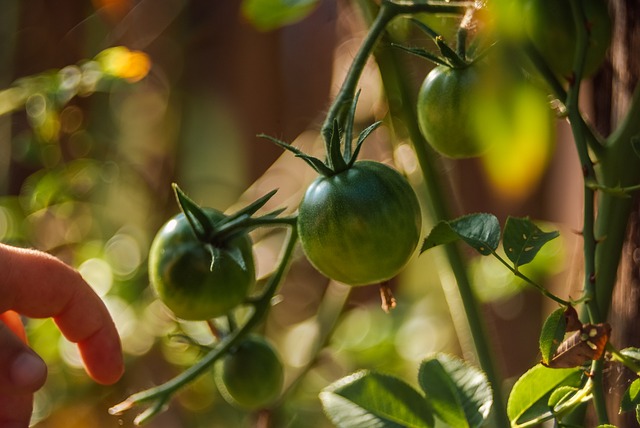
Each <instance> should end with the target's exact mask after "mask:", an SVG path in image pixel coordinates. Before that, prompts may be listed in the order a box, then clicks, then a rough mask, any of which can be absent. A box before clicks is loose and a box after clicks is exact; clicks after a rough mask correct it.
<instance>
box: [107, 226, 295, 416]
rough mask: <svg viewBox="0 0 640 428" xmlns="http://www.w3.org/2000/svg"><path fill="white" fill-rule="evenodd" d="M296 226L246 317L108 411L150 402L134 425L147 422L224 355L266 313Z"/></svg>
mask: <svg viewBox="0 0 640 428" xmlns="http://www.w3.org/2000/svg"><path fill="white" fill-rule="evenodd" d="M297 236H298V235H297V230H296V228H295V227H291V228H289V236H288V237H287V240H286V242H285V247H284V249H283V252H282V255H281V257H280V263H279V264H278V268H277V269H276V271H275V272H274V273H273V275H271V277H270V278H269V280H268V282H267V285H266V286H265V289H264V291H263V293H262V294H261V295H260V297H259V299H258V300H256V301H254V302H253V303H252V306H253V312H252V313H251V315H250V317H249V319H248V320H247V322H246V323H244V324H243V325H242V326H240V327H239V328H237V329H236V330H234V331H233V332H231V333H230V334H229V335H227V336H225V337H224V338H222V340H221V341H220V342H218V344H217V345H216V346H215V347H214V348H213V349H212V350H211V351H209V352H208V353H207V354H206V355H205V356H204V357H203V358H202V359H200V360H199V361H198V362H197V363H196V364H194V365H193V366H191V367H189V368H188V369H186V370H185V371H183V372H182V373H180V374H179V375H178V376H176V377H174V378H173V379H171V380H169V381H167V382H165V383H163V384H162V385H158V386H156V387H154V388H150V389H147V390H145V391H141V392H138V393H136V394H133V395H131V396H129V397H128V398H127V399H126V400H124V401H123V402H121V403H119V404H116V405H115V406H113V407H111V408H110V409H109V413H110V414H112V415H118V414H121V413H123V412H125V411H127V410H130V409H132V408H133V407H135V406H138V405H140V404H144V403H151V405H150V406H149V408H147V409H146V410H145V411H144V412H142V413H140V414H139V415H138V416H137V417H136V418H135V420H134V423H135V424H136V425H142V424H144V423H146V422H148V421H149V420H150V419H151V418H152V417H154V416H155V415H157V414H158V413H160V412H161V411H163V410H164V408H165V405H166V403H167V402H168V401H169V399H170V398H171V397H172V396H173V394H175V393H176V392H177V391H178V390H179V389H181V388H183V387H184V386H186V385H187V384H189V383H190V382H192V381H193V380H195V379H196V378H198V377H199V376H200V375H201V374H202V373H204V372H205V371H206V370H208V369H209V367H210V366H211V365H212V364H213V363H215V362H216V361H217V360H218V359H219V358H220V357H222V356H223V355H225V354H226V353H227V352H228V351H229V349H231V347H233V346H234V345H235V344H236V343H238V342H239V341H240V340H241V339H242V337H244V336H245V335H246V334H247V333H249V332H250V331H251V330H252V329H253V328H254V327H255V326H256V325H258V324H259V323H260V322H261V321H262V320H263V318H264V317H265V315H266V314H267V312H268V310H269V307H270V306H271V298H272V297H273V295H274V294H275V292H276V290H277V289H278V286H279V285H280V283H281V281H282V279H283V278H284V276H285V273H286V271H287V269H288V267H289V264H290V261H291V258H292V255H293V250H294V248H295V246H296V243H297Z"/></svg>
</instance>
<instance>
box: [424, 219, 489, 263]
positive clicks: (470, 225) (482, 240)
mask: <svg viewBox="0 0 640 428" xmlns="http://www.w3.org/2000/svg"><path fill="white" fill-rule="evenodd" d="M459 239H462V240H463V241H465V242H466V243H467V244H468V245H469V246H471V247H473V248H474V249H475V250H476V251H478V252H479V253H480V254H482V255H485V256H486V255H489V254H491V253H492V252H494V251H495V250H496V249H497V248H498V244H499V243H500V224H499V223H498V219H497V218H496V217H495V216H494V215H493V214H484V213H482V214H469V215H466V216H463V217H460V218H457V219H455V220H452V221H440V222H439V223H438V224H437V225H436V226H435V227H434V228H433V229H432V230H431V232H430V233H429V235H428V236H427V238H426V239H425V240H424V242H423V244H422V250H421V251H422V252H424V251H427V250H428V249H430V248H433V247H436V246H438V245H443V244H449V243H452V242H455V241H457V240H459Z"/></svg>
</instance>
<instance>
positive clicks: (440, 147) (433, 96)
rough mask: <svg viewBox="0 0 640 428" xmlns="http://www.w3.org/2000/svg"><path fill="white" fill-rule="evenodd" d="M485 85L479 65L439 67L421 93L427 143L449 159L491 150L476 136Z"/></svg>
mask: <svg viewBox="0 0 640 428" xmlns="http://www.w3.org/2000/svg"><path fill="white" fill-rule="evenodd" d="M481 85H482V80H481V75H480V72H479V70H478V68H477V65H468V66H464V67H450V66H448V65H439V66H437V67H435V68H434V69H433V70H431V71H430V72H429V74H427V77H426V78H425V80H424V82H423V83H422V86H421V87H420V92H419V93H418V106H417V112H418V113H417V115H418V124H419V125H420V131H422V135H424V138H425V139H426V140H427V142H428V143H429V144H430V145H431V146H432V147H433V148H434V149H435V150H436V151H437V152H439V153H440V154H443V155H445V156H448V157H450V158H468V157H474V156H479V155H481V154H482V153H484V152H485V151H486V150H487V148H488V147H489V146H488V145H487V144H486V143H485V142H484V141H483V140H480V139H478V138H477V137H476V135H475V126H474V123H475V122H474V120H475V117H474V115H475V112H476V111H475V107H476V106H477V105H478V102H477V98H478V96H479V94H478V92H479V91H480V88H481Z"/></svg>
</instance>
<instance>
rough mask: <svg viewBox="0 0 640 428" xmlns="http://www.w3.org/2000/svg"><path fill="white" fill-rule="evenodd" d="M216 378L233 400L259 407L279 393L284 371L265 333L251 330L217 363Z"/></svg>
mask: <svg viewBox="0 0 640 428" xmlns="http://www.w3.org/2000/svg"><path fill="white" fill-rule="evenodd" d="M215 381H216V385H217V387H218V390H219V391H220V394H222V396H223V397H224V399H225V400H227V402H229V403H230V404H232V405H235V406H238V407H241V408H245V409H260V408H263V407H265V406H267V405H269V404H270V403H272V402H273V401H274V400H275V399H277V398H278V397H279V396H280V393H281V391H282V385H283V383H284V371H283V368H282V363H281V361H280V357H279V356H278V354H277V352H276V350H275V349H274V348H273V346H272V345H271V344H270V343H269V342H268V341H267V340H266V339H265V338H264V337H262V336H259V335H257V334H250V335H248V336H246V337H244V338H243V339H242V341H241V342H240V344H239V345H238V346H236V347H235V348H233V349H232V350H231V351H230V352H229V353H227V354H226V355H225V356H224V357H223V358H222V361H219V362H218V363H217V364H216V367H215Z"/></svg>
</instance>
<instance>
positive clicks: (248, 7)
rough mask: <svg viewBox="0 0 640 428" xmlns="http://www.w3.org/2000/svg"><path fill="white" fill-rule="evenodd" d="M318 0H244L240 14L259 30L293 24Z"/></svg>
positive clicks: (308, 11) (306, 13) (307, 12)
mask: <svg viewBox="0 0 640 428" xmlns="http://www.w3.org/2000/svg"><path fill="white" fill-rule="evenodd" d="M317 4H318V0H244V1H243V2H242V14H243V15H244V16H245V17H246V18H247V19H248V20H249V21H250V22H251V23H252V24H253V25H255V26H256V28H258V29H259V30H261V31H269V30H274V29H276V28H279V27H282V26H285V25H289V24H293V23H295V22H298V21H300V20H302V19H303V18H305V17H306V16H307V15H309V14H310V13H311V12H312V11H313V10H314V8H315V7H316V5H317Z"/></svg>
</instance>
